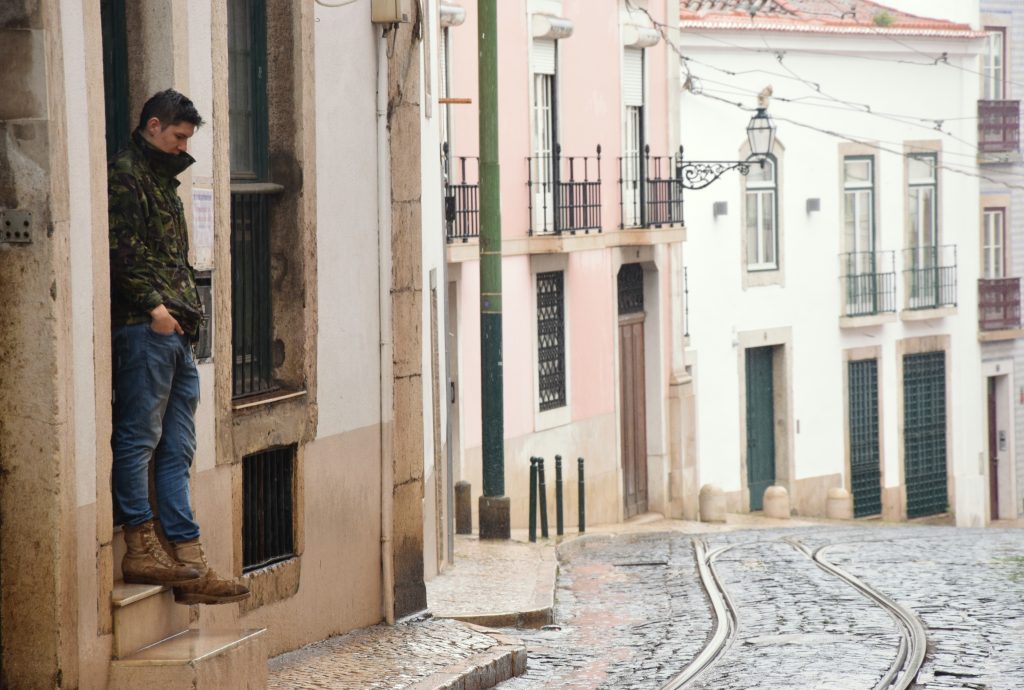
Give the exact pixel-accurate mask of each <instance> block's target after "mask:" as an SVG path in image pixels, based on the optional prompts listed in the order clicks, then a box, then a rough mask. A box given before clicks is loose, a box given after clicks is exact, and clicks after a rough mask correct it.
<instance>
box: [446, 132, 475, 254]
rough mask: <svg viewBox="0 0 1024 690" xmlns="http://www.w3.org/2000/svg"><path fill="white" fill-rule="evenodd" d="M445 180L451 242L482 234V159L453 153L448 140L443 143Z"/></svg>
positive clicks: (447, 235)
mask: <svg viewBox="0 0 1024 690" xmlns="http://www.w3.org/2000/svg"><path fill="white" fill-rule="evenodd" d="M441 171H442V173H443V174H444V175H445V183H444V221H445V227H446V237H447V240H448V241H449V242H451V241H453V240H457V239H458V240H462V241H463V242H467V241H468V240H469V238H471V237H479V236H480V159H479V158H478V157H476V156H451V154H450V152H449V150H448V142H445V143H444V144H443V145H442V146H441Z"/></svg>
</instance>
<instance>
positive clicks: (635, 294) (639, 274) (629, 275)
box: [618, 264, 644, 315]
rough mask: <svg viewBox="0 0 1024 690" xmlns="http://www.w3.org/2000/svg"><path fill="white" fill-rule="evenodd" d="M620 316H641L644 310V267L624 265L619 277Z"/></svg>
mask: <svg viewBox="0 0 1024 690" xmlns="http://www.w3.org/2000/svg"><path fill="white" fill-rule="evenodd" d="M618 288H619V290H618V292H619V315H622V314H639V313H642V312H643V310H644V267H643V266H641V265H640V264H623V265H622V267H621V268H620V269H619V276H618Z"/></svg>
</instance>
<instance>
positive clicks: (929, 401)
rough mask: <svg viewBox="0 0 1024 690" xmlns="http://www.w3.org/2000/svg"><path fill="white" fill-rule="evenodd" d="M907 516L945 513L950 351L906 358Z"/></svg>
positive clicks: (904, 394)
mask: <svg viewBox="0 0 1024 690" xmlns="http://www.w3.org/2000/svg"><path fill="white" fill-rule="evenodd" d="M903 458H904V464H905V476H906V485H907V517H911V518H913V517H920V516H922V515H934V514H936V513H942V512H945V511H946V510H948V508H949V498H948V495H947V492H946V353H945V352H925V353H922V354H916V355H904V357H903Z"/></svg>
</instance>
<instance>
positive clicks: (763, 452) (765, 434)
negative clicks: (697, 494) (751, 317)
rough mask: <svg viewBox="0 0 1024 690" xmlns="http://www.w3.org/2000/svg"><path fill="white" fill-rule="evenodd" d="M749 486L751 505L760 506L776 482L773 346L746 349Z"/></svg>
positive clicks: (752, 508) (751, 506)
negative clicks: (765, 493) (765, 492)
mask: <svg viewBox="0 0 1024 690" xmlns="http://www.w3.org/2000/svg"><path fill="white" fill-rule="evenodd" d="M746 352H747V355H746V356H747V487H748V488H749V489H750V509H751V510H761V509H762V508H763V507H764V506H763V502H764V490H765V489H767V488H768V487H769V486H771V485H772V484H774V483H775V405H774V390H773V386H772V348H770V347H752V348H749V349H747V351H746Z"/></svg>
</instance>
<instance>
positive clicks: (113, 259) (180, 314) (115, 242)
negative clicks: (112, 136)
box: [107, 130, 203, 339]
mask: <svg viewBox="0 0 1024 690" xmlns="http://www.w3.org/2000/svg"><path fill="white" fill-rule="evenodd" d="M194 162H195V159H194V158H192V156H190V155H188V154H187V153H180V154H169V153H164V152H162V151H160V150H158V149H156V148H154V147H153V146H151V145H150V144H149V142H147V141H146V140H145V139H144V138H143V137H142V135H141V133H140V132H139V131H138V130H136V131H135V132H133V133H132V139H131V141H130V142H129V143H128V145H127V146H126V147H125V148H124V149H122V150H121V151H120V152H119V153H118V154H117V156H116V157H115V158H114V160H113V161H111V163H110V168H109V170H108V171H107V185H108V186H107V193H108V201H109V214H110V301H111V313H110V320H111V323H112V324H113V325H115V326H116V325H123V324H134V323H149V321H150V316H149V312H150V310H152V309H153V308H154V307H157V306H159V305H160V304H164V305H165V306H166V307H167V309H168V311H170V312H171V315H173V316H174V318H176V319H177V320H178V323H180V324H181V327H182V329H184V331H185V332H186V333H187V334H189V335H190V336H191V337H192V338H193V339H195V337H196V336H197V334H198V332H199V326H200V323H201V322H202V320H203V307H202V302H201V301H200V299H199V293H198V291H197V290H196V279H195V272H194V271H193V269H192V266H191V265H190V264H189V262H188V226H187V225H186V224H185V212H184V209H183V207H182V205H181V199H180V198H178V185H179V184H180V183H179V182H178V180H177V179H176V176H177V175H179V174H180V173H181V172H183V171H184V170H185V169H186V168H188V167H189V166H190V165H192V163H194Z"/></svg>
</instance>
